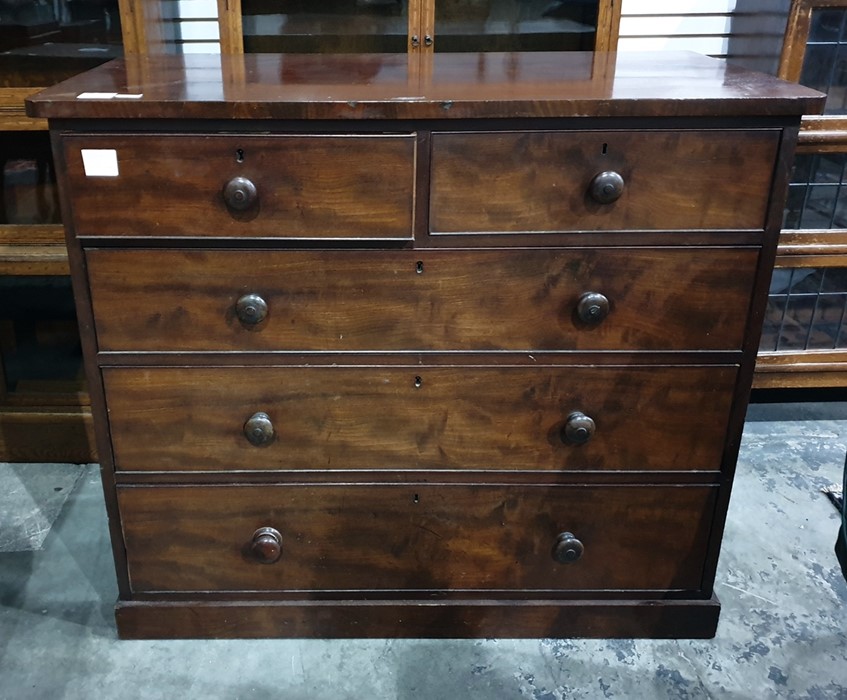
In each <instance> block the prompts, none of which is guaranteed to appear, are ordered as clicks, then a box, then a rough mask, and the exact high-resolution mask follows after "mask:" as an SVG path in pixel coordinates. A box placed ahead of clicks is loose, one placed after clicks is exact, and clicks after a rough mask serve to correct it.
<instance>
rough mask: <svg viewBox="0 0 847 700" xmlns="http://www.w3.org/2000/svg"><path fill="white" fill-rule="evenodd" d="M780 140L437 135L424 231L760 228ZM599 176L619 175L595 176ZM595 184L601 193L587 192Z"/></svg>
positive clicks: (696, 134) (759, 135)
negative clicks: (427, 228)
mask: <svg viewBox="0 0 847 700" xmlns="http://www.w3.org/2000/svg"><path fill="white" fill-rule="evenodd" d="M779 139H780V132H779V131H778V130H746V131H745V130H738V131H733V130H723V131H720V130H718V131H684V130H681V131H651V130H644V131H600V132H597V131H583V132H578V131H577V132H559V131H546V132H545V131H537V132H535V131H534V132H487V133H436V134H433V136H432V175H431V178H432V181H431V200H430V230H431V232H432V233H433V234H460V233H539V232H542V233H543V232H557V231H577V230H582V231H600V230H607V231H611V230H667V231H677V230H685V229H761V228H763V226H764V225H765V215H766V212H767V206H768V204H769V200H770V198H769V192H770V186H771V179H772V176H773V170H774V163H775V160H776V153H777V149H778V147H779ZM601 173H613V174H616V176H619V177H617V178H616V177H615V176H608V177H607V178H606V180H595V178H596V177H597V176H598V175H600V174H601ZM609 177H611V178H612V179H611V180H610V179H609ZM595 183H596V185H597V187H598V188H599V189H600V190H601V191H602V190H603V189H604V187H606V186H611V189H610V190H608V195H603V194H602V193H601V194H600V195H599V198H596V197H595V196H592V185H593V184H595ZM618 194H619V197H618V198H617V199H614V200H613V201H608V202H607V201H605V199H604V196H608V197H615V196H616V195H618Z"/></svg>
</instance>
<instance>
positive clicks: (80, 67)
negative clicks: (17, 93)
mask: <svg viewBox="0 0 847 700" xmlns="http://www.w3.org/2000/svg"><path fill="white" fill-rule="evenodd" d="M120 54H121V23H120V13H119V11H118V0H75V1H74V2H53V1H52V0H50V2H47V1H46V0H33V1H32V2H10V1H9V0H0V87H3V88H13V87H27V86H38V87H46V86H49V85H53V84H55V83H57V82H60V81H61V80H64V79H65V78H69V77H70V76H72V75H76V74H77V73H81V72H82V71H84V70H88V69H89V68H93V67H94V66H97V65H99V64H101V63H105V62H106V61H108V60H110V59H112V58H115V57H117V56H119V55H120Z"/></svg>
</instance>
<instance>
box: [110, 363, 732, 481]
mask: <svg viewBox="0 0 847 700" xmlns="http://www.w3.org/2000/svg"><path fill="white" fill-rule="evenodd" d="M736 371H737V370H736V368H735V367H731V366H718V367H698V366H689V367H626V368H622V367H602V368H597V367H543V368H537V367H515V366H510V367H508V366H507V367H494V366H492V367H458V368H457V367H447V368H445V367H417V366H416V367H372V366H362V367H355V368H354V367H332V366H328V367H227V368H212V369H210V368H184V367H171V368H168V367H158V368H152V367H150V368H146V367H145V368H117V367H106V368H104V369H103V383H104V386H105V390H106V399H107V404H108V406H109V423H110V428H111V436H112V447H113V453H114V458H115V466H116V468H117V469H119V470H139V471H159V470H178V471H183V470H210V471H220V470H231V469H239V470H244V469H247V470H265V469H304V470H308V469H404V470H407V469H492V470H509V469H544V470H580V469H590V470H594V469H602V470H645V469H657V470H658V469H680V470H682V469H686V470H688V469H691V470H718V469H720V466H721V457H722V452H723V443H724V431H725V430H726V428H727V425H728V422H729V411H730V406H731V401H732V395H733V387H734V385H735V377H736Z"/></svg>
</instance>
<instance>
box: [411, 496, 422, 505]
mask: <svg viewBox="0 0 847 700" xmlns="http://www.w3.org/2000/svg"><path fill="white" fill-rule="evenodd" d="M412 500H413V501H414V502H415V503H420V500H421V499H420V498H419V497H418V494H415V495H414V497H413V498H412Z"/></svg>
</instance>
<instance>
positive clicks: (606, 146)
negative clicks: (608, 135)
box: [603, 143, 609, 156]
mask: <svg viewBox="0 0 847 700" xmlns="http://www.w3.org/2000/svg"><path fill="white" fill-rule="evenodd" d="M608 152H609V144H608V143H604V144H603V155H604V156H605V155H606V154H607V153H608Z"/></svg>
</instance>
